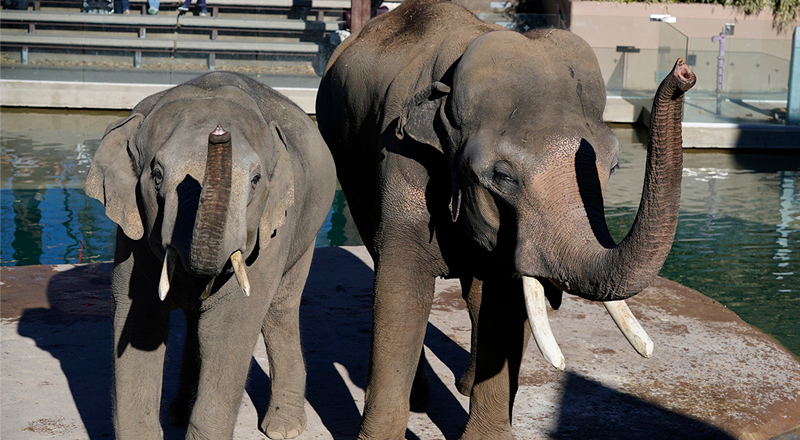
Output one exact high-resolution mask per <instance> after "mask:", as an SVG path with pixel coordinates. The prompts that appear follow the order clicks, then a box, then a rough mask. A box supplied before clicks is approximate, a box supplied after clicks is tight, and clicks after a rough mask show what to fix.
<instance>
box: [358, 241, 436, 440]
mask: <svg viewBox="0 0 800 440" xmlns="http://www.w3.org/2000/svg"><path fill="white" fill-rule="evenodd" d="M375 266H376V268H375V287H374V291H375V299H374V303H373V309H372V311H373V316H372V343H371V348H370V364H369V372H368V376H367V388H366V402H365V405H364V415H363V417H362V419H361V428H360V431H359V438H360V439H380V440H394V439H401V438H404V436H405V431H406V427H407V425H408V413H409V398H410V394H411V387H412V383H413V382H414V376H415V373H416V371H417V364H418V361H419V359H420V353H421V352H422V346H423V342H424V338H425V326H426V324H427V321H428V316H429V314H430V309H431V304H432V302H433V292H434V278H433V276H430V275H429V272H428V271H427V270H426V266H428V268H427V269H428V270H429V269H430V267H429V266H430V265H428V264H425V263H423V262H421V261H415V260H414V259H413V258H409V257H408V255H406V254H405V253H402V252H395V253H393V252H392V250H391V249H386V248H384V250H383V255H382V257H381V259H380V260H378V261H377V262H376V264H375Z"/></svg>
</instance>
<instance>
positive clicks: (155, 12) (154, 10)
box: [147, 0, 161, 15]
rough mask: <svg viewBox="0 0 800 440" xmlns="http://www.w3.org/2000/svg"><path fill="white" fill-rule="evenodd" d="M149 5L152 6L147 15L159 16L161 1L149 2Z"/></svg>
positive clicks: (151, 0)
mask: <svg viewBox="0 0 800 440" xmlns="http://www.w3.org/2000/svg"><path fill="white" fill-rule="evenodd" d="M147 4H148V5H150V7H149V8H147V13H148V14H150V15H158V6H159V5H160V4H161V2H160V1H159V0H147Z"/></svg>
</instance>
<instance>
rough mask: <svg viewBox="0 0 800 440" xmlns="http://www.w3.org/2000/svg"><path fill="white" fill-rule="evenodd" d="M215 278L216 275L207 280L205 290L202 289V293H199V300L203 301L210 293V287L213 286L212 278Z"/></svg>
mask: <svg viewBox="0 0 800 440" xmlns="http://www.w3.org/2000/svg"><path fill="white" fill-rule="evenodd" d="M216 279H217V277H212V278H211V281H209V282H208V285H207V286H206V290H204V291H203V293H201V294H200V301H205V300H206V298H208V297H209V296H210V295H211V288H212V287H214V280H216Z"/></svg>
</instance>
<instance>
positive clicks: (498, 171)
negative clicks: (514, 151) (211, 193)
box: [492, 166, 519, 194]
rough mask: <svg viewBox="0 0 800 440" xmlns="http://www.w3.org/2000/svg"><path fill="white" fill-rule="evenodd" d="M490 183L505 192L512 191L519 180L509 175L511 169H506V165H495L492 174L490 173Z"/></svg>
mask: <svg viewBox="0 0 800 440" xmlns="http://www.w3.org/2000/svg"><path fill="white" fill-rule="evenodd" d="M492 183H493V184H494V187H495V188H496V189H497V190H498V191H500V192H502V193H505V194H510V193H513V192H514V191H515V190H516V188H517V186H518V185H519V182H518V181H517V179H515V178H514V177H513V176H512V175H511V171H510V170H508V169H507V166H497V167H495V169H494V171H493V174H492Z"/></svg>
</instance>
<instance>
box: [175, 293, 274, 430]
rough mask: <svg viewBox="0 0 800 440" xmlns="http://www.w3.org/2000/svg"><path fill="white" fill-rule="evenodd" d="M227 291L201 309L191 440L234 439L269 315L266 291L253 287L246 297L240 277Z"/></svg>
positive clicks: (190, 423)
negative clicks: (255, 354)
mask: <svg viewBox="0 0 800 440" xmlns="http://www.w3.org/2000/svg"><path fill="white" fill-rule="evenodd" d="M253 287H256V285H255V284H254V285H253ZM223 289H225V292H223V291H218V292H215V293H214V294H213V295H212V296H211V297H210V298H209V299H207V300H206V301H205V302H204V303H203V306H202V307H201V310H200V320H199V325H198V340H199V347H200V359H201V366H200V380H199V382H198V385H197V399H196V401H195V403H194V408H192V415H191V417H190V420H189V427H188V429H187V431H186V438H187V439H229V438H232V437H233V428H234V426H235V424H236V417H237V416H238V413H239V406H240V405H241V403H242V394H243V393H244V386H245V383H246V381H247V373H248V372H249V370H250V361H251V359H252V357H253V350H254V348H255V345H256V341H257V340H258V333H259V331H260V329H261V326H262V324H263V322H264V316H265V315H266V309H267V301H268V298H267V292H266V291H264V290H261V289H255V288H254V289H253V293H252V294H251V295H250V296H249V297H246V296H244V295H243V294H242V290H241V287H239V284H238V283H237V281H236V280H235V277H231V279H229V280H228V282H227V283H226V284H225V286H224V287H223ZM215 297H216V298H215Z"/></svg>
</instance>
